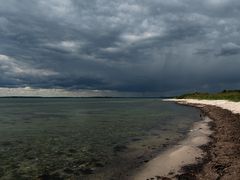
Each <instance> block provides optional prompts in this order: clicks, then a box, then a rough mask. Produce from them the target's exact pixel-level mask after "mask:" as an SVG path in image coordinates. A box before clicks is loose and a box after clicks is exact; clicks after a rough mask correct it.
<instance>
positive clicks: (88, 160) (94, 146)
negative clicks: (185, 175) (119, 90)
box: [0, 98, 200, 180]
mask: <svg viewBox="0 0 240 180" xmlns="http://www.w3.org/2000/svg"><path fill="white" fill-rule="evenodd" d="M199 113H200V112H199V110H197V109H195V108H191V107H186V106H180V105H177V104H174V103H172V102H163V101H161V99H158V98H0V179H3V180H5V179H6V180H14V179H17V180H28V179H44V180H45V179H60V180H61V179H89V180H92V179H93V180H95V179H99V180H101V179H102V180H107V179H124V177H125V176H126V175H127V174H128V173H130V172H131V170H132V169H134V168H135V167H137V166H141V165H142V164H144V163H146V162H147V161H148V160H149V159H151V158H152V157H154V156H155V155H156V154H158V153H160V152H161V151H162V150H164V149H166V148H167V147H169V146H171V145H173V144H175V143H176V142H178V141H179V140H181V139H182V138H184V137H185V136H186V133H187V132H188V131H189V129H190V128H191V126H192V124H193V122H195V121H198V120H199V119H200V117H199Z"/></svg>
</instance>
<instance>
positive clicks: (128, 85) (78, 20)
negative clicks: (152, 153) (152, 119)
mask: <svg viewBox="0 0 240 180" xmlns="http://www.w3.org/2000/svg"><path fill="white" fill-rule="evenodd" d="M0 3H1V6H0V41H1V43H0V86H1V87H25V86H30V87H35V88H59V87H60V88H65V89H98V90H116V91H132V92H133V91H134V92H150V93H151V92H167V91H169V92H170V91H177V90H179V91H186V90H202V89H204V90H216V89H221V88H225V87H227V88H239V84H240V79H239V78H238V77H240V71H239V68H238V67H240V61H239V59H240V46H239V44H240V38H239V37H240V22H239V20H238V19H239V16H240V2H239V1H237V0H203V1H197V0H169V1H165V0H150V1H149V0H127V1H122V0H113V1H107V0H93V1H77V0H63V1H59V0H39V1H28V0H22V1H18V0H8V1H4V0H0Z"/></svg>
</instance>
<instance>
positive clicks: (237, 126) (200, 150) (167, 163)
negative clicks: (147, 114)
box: [132, 100, 240, 180]
mask: <svg viewBox="0 0 240 180" xmlns="http://www.w3.org/2000/svg"><path fill="white" fill-rule="evenodd" d="M171 101H176V102H177V103H180V104H183V105H188V106H194V107H197V108H199V109H201V111H202V113H203V115H204V117H207V118H205V120H204V121H202V122H198V123H195V124H194V128H193V131H191V132H190V133H189V136H188V138H187V139H186V140H184V141H182V142H180V143H179V144H178V145H176V146H174V147H173V148H171V149H169V150H167V151H165V152H164V153H162V154H160V155H159V156H157V157H156V158H155V159H153V160H151V161H149V162H148V163H147V164H146V165H145V166H144V167H143V168H142V169H139V171H138V172H137V173H136V174H135V176H134V177H133V178H132V179H134V180H147V179H149V180H163V179H165V180H167V179H186V180H195V179H200V180H206V179H207V180H216V179H221V180H222V179H223V180H229V179H231V180H239V179H240V114H239V113H240V103H239V102H230V101H225V100H223V101H222V100H216V101H215V100H213V101H211V100H210V101H209V100H171ZM208 117H209V118H208ZM209 119H211V120H212V121H209ZM206 120H207V121H206Z"/></svg>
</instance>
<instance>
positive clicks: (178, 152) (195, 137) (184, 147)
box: [130, 117, 212, 180]
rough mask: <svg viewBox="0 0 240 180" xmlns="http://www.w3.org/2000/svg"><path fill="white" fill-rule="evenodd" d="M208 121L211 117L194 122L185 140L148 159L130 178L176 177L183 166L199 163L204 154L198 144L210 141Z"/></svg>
mask: <svg viewBox="0 0 240 180" xmlns="http://www.w3.org/2000/svg"><path fill="white" fill-rule="evenodd" d="M209 122H211V119H209V118H208V117H204V119H203V121H200V122H196V123H194V125H193V127H192V129H191V131H190V132H189V134H188V136H187V138H186V139H185V140H183V141H181V142H179V143H178V144H177V145H175V146H174V147H172V148H170V149H168V150H166V151H165V152H163V153H161V154H160V155H159V156H157V157H156V158H154V159H153V160H151V161H149V162H148V163H147V164H146V165H145V166H144V167H142V169H139V170H138V171H139V172H138V173H136V174H135V175H134V176H133V177H131V178H130V179H133V180H146V179H149V180H150V179H151V180H152V179H162V178H163V177H164V178H165V179H166V178H171V179H176V176H177V175H179V174H182V173H184V172H183V171H182V167H183V166H186V165H189V164H196V163H199V162H200V161H201V160H202V158H203V157H204V156H205V155H206V154H205V152H204V151H203V150H202V149H201V148H200V146H202V145H204V144H207V143H208V142H209V141H210V139H209V135H210V134H211V133H212V131H211V130H210V128H209V126H208V124H209Z"/></svg>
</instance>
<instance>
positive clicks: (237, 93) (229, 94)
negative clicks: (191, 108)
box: [177, 90, 240, 102]
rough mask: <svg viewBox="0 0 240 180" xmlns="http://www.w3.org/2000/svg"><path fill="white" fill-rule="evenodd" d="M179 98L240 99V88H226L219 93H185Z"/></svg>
mask: <svg viewBox="0 0 240 180" xmlns="http://www.w3.org/2000/svg"><path fill="white" fill-rule="evenodd" d="M177 98H178V99H209V100H230V101H236V102H238V101H240V90H224V91H222V92H219V93H201V92H194V93H188V94H183V95H181V96H178V97H177Z"/></svg>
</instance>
